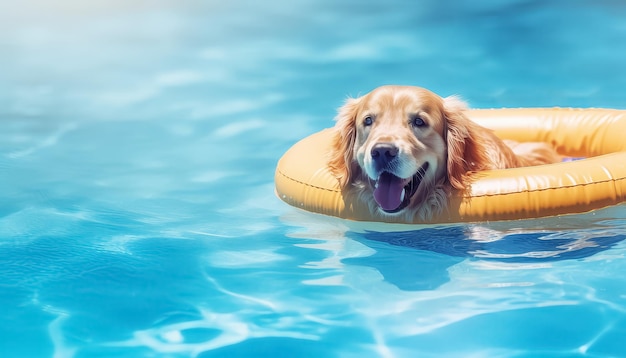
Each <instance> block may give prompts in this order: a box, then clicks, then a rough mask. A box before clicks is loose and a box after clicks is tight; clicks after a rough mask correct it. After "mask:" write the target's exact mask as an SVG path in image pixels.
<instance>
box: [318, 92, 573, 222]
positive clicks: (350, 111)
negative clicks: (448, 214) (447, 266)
mask: <svg viewBox="0 0 626 358" xmlns="http://www.w3.org/2000/svg"><path fill="white" fill-rule="evenodd" d="M466 109H467V105H466V104H465V103H464V102H463V101H462V100H461V99H459V98H458V97H456V96H451V97H447V98H442V97H440V96H438V95H436V94H435V93H433V92H431V91H429V90H427V89H424V88H420V87H412V86H382V87H378V88H376V89H374V90H373V91H372V92H370V93H368V94H366V95H364V96H362V97H359V98H349V99H348V100H347V101H346V103H345V104H344V105H343V106H342V107H341V108H340V109H339V111H338V114H337V117H336V118H335V120H336V123H335V127H334V128H335V132H336V133H335V137H334V139H333V143H332V149H331V152H330V154H329V158H328V166H329V169H330V172H331V173H332V175H334V176H335V177H336V178H337V180H338V182H339V186H340V188H341V190H342V194H343V195H344V196H346V195H347V196H356V199H357V200H358V201H360V202H364V203H365V204H366V205H368V206H369V210H370V211H371V212H372V214H374V215H376V216H379V217H385V216H396V217H397V216H400V215H404V216H405V217H406V218H407V220H412V219H413V218H414V217H416V216H417V217H419V219H421V220H423V221H428V220H430V219H431V218H432V217H433V216H436V215H440V214H441V213H442V212H443V211H444V210H445V209H446V205H447V202H448V197H449V195H450V194H451V193H452V192H453V191H454V190H467V189H469V187H470V185H471V181H472V178H473V177H474V176H475V175H476V173H478V172H480V171H484V170H490V169H505V168H514V167H523V166H532V165H540V164H548V163H555V162H560V161H561V160H562V158H561V156H560V155H559V154H558V153H557V152H556V150H555V149H554V148H552V147H551V146H550V145H549V144H547V143H516V142H513V141H506V142H505V141H503V140H501V139H499V138H498V137H497V136H496V135H495V134H493V132H492V131H491V130H489V129H487V128H484V127H482V126H480V125H478V124H476V123H474V122H472V121H471V120H470V119H469V118H468V117H467V116H466V114H465V111H466Z"/></svg>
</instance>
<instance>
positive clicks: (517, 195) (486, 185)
mask: <svg viewBox="0 0 626 358" xmlns="http://www.w3.org/2000/svg"><path fill="white" fill-rule="evenodd" d="M468 115H469V117H470V118H471V119H472V120H474V121H475V122H477V123H479V124H481V125H482V126H484V127H487V128H491V129H493V130H494V131H495V133H496V134H497V135H498V136H499V137H500V138H503V139H512V140H516V141H522V142H525V141H543V142H548V143H552V144H554V145H555V146H556V148H557V149H558V151H559V153H561V154H563V155H567V156H572V157H585V158H586V159H581V160H576V161H571V162H563V163H557V164H550V165H541V166H535V167H526V168H514V169H504V170H491V171H485V172H482V173H481V174H480V175H479V177H478V178H477V179H476V180H475V181H473V183H472V186H471V189H470V190H468V191H466V192H459V193H458V194H457V195H453V196H452V197H451V198H450V202H449V206H448V209H447V212H445V213H444V214H442V215H441V216H440V217H437V218H434V219H433V220H432V221H431V222H429V223H451V222H476V221H492V220H512V219H525V218H539V217H546V216H554V215H561V214H574V213H583V212H588V211H591V210H594V209H599V208H603V207H607V206H610V205H615V204H618V203H621V202H624V201H626V110H613V109H564V108H551V109H539V108H533V109H531V108H520V109H480V110H470V111H468ZM333 131H334V129H332V128H329V129H325V130H322V131H321V132H318V133H316V134H313V135H311V136H309V137H307V138H304V139H303V140H301V141H300V142H298V143H296V144H295V145H294V146H293V147H291V148H290V149H289V150H288V151H287V152H286V153H285V154H284V155H283V157H282V158H281V159H280V160H279V162H278V166H277V168H276V175H275V184H276V194H277V196H278V197H279V198H280V199H282V200H283V201H285V202H287V203H288V204H290V205H293V206H295V207H298V208H301V209H304V210H308V211H312V212H316V213H320V214H325V215H331V216H336V217H340V218H344V219H351V220H360V221H378V220H380V219H377V218H375V217H374V216H372V215H371V214H370V213H369V210H367V208H366V207H365V205H362V204H359V203H357V202H346V201H345V200H344V197H343V196H342V195H341V191H340V190H339V186H338V183H337V180H336V179H335V178H334V177H333V176H332V175H331V174H330V172H329V170H328V168H327V165H326V153H327V152H328V150H329V148H330V141H331V139H332V137H333ZM399 220H400V219H398V221H394V222H403V221H399ZM386 221H388V220H386ZM404 223H408V224H412V223H422V222H419V221H418V219H417V218H416V219H415V221H414V222H404Z"/></svg>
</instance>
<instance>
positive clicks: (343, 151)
mask: <svg viewBox="0 0 626 358" xmlns="http://www.w3.org/2000/svg"><path fill="white" fill-rule="evenodd" d="M358 106H359V100H358V99H354V98H349V99H348V100H346V103H345V104H344V105H343V106H342V107H341V108H339V112H338V114H337V117H335V121H336V123H335V131H336V133H335V138H334V139H333V144H332V149H331V153H330V157H329V160H328V166H329V167H330V171H331V173H332V174H333V175H334V176H335V177H336V178H337V180H339V186H340V187H341V188H345V187H346V186H347V185H348V184H349V183H351V182H352V179H353V178H354V175H355V174H356V173H355V171H356V170H357V168H356V167H355V164H354V143H355V141H356V115H357V109H358Z"/></svg>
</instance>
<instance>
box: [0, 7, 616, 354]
mask: <svg viewBox="0 0 626 358" xmlns="http://www.w3.org/2000/svg"><path fill="white" fill-rule="evenodd" d="M624 39H626V6H625V5H624V4H623V3H622V2H620V1H608V0H607V1H576V0H574V1H552V2H544V1H476V2H463V3H460V2H456V1H449V0H443V1H442V0H427V1H419V2H415V1H408V0H392V1H385V2H382V1H381V2H373V1H366V2H363V1H353V0H348V1H342V2H338V1H334V0H296V1H275V2H269V3H268V2H260V1H246V0H236V1H221V2H218V1H174V0H163V1H151V2H141V1H122V0H108V1H103V0H96V1H89V2H80V1H78V0H75V1H72V0H65V1H60V2H55V3H50V2H46V1H43V0H29V1H25V2H6V3H3V4H0V54H1V56H0V290H1V294H0V307H2V309H0V352H1V355H2V357H55V358H56V357H237V356H251V357H260V356H268V357H269V356H284V357H538V356H541V357H623V356H626V343H624V336H625V335H626V289H625V288H626V276H625V275H624V272H626V259H625V255H626V240H624V239H626V207H625V206H617V207H612V208H608V209H604V210H600V211H597V212H594V213H589V214H585V215H577V216H562V217H557V218H548V219H542V220H522V221H512V222H501V223H476V224H459V225H449V226H412V227H406V226H401V227H398V226H387V225H380V224H379V225H367V224H359V223H354V222H347V221H342V220H339V219H333V218H327V217H322V216H317V215H312V214H307V213H303V212H299V211H297V210H296V209H293V208H291V207H289V206H287V205H286V204H284V203H282V202H281V201H279V200H278V199H277V198H276V197H275V196H274V192H273V190H274V189H273V188H274V186H273V174H274V168H275V164H276V162H277V160H278V158H279V157H280V156H281V155H282V153H283V152H284V151H285V150H286V149H287V148H289V147H290V146H291V145H292V144H293V143H295V142H296V141H297V140H298V139H300V138H302V137H304V136H306V135H308V134H311V133H313V132H315V131H318V130H320V129H322V128H325V127H328V126H331V125H332V117H333V116H334V113H335V109H336V108H337V107H338V106H339V105H340V104H341V103H342V102H343V100H344V99H345V98H346V96H348V95H352V96H356V95H359V94H362V93H365V92H367V91H369V90H371V89H372V88H374V87H376V86H378V85H382V84H388V83H396V84H410V85H419V86H424V87H427V88H430V89H432V90H434V91H436V92H437V93H439V94H441V95H450V94H460V95H461V96H463V97H464V98H465V99H466V100H468V102H469V103H470V104H471V105H472V106H473V107H483V108H485V107H525V106H574V107H609V108H626V71H625V69H626V67H625V66H624V64H625V63H626V41H625V40H624Z"/></svg>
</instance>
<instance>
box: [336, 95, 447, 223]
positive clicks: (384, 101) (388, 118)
mask: <svg viewBox="0 0 626 358" xmlns="http://www.w3.org/2000/svg"><path fill="white" fill-rule="evenodd" d="M341 121H346V122H349V123H343V124H344V125H345V128H349V130H352V131H353V133H352V136H353V143H350V145H349V146H351V148H345V150H349V151H352V153H350V154H349V155H347V156H345V157H346V158H348V157H349V158H350V159H351V160H353V161H356V163H357V164H358V168H355V171H360V175H361V180H362V181H364V182H367V183H368V184H369V185H370V186H371V187H370V189H371V190H372V192H373V196H374V199H375V201H376V203H377V204H378V206H379V209H380V210H382V211H383V212H385V213H387V214H395V213H400V212H402V211H403V210H404V209H405V208H408V207H414V206H416V205H417V204H418V203H419V202H420V201H421V200H423V199H424V198H425V196H426V195H427V194H428V193H429V192H430V191H431V190H432V189H433V187H434V185H435V184H436V183H437V182H439V181H440V180H441V179H443V178H445V175H446V161H447V149H446V147H447V145H446V131H447V128H446V118H445V113H444V102H443V99H442V98H441V97H439V96H437V95H435V94H434V93H432V92H430V91H428V90H425V89H422V88H418V87H403V86H384V87H379V88H377V89H375V90H374V91H372V92H370V93H368V94H367V95H365V96H363V97H361V98H358V99H356V100H351V101H349V102H348V103H347V104H346V105H345V106H344V107H342V109H341V110H340V113H339V117H338V122H341ZM341 124H342V123H339V125H341ZM352 174H354V173H352ZM352 176H354V175H352ZM353 179H354V178H353ZM367 183H366V185H368V184H367Z"/></svg>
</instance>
